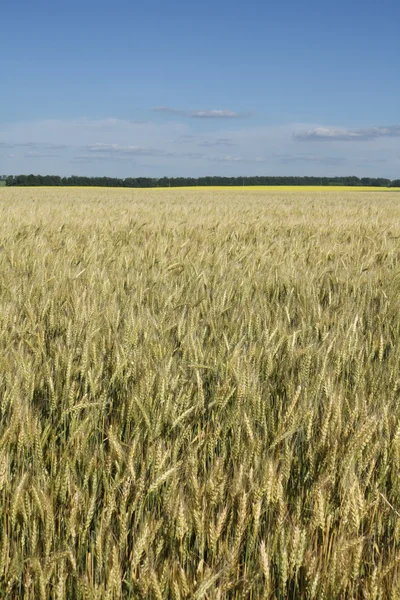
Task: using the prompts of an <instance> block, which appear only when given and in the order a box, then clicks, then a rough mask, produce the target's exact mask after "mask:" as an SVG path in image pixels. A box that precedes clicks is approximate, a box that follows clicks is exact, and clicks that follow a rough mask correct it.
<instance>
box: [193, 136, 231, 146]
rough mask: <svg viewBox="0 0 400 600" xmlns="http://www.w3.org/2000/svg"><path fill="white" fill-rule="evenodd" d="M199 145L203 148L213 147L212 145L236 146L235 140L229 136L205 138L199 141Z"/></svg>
mask: <svg viewBox="0 0 400 600" xmlns="http://www.w3.org/2000/svg"><path fill="white" fill-rule="evenodd" d="M199 146H203V147H204V148H213V147H214V146H236V144H235V142H234V141H233V140H232V139H230V138H217V139H215V140H206V141H204V142H200V143H199Z"/></svg>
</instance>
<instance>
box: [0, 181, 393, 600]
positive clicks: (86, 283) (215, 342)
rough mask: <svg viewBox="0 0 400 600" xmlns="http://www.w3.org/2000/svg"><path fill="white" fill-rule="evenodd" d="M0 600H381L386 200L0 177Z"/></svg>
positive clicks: (387, 340) (388, 418) (387, 416)
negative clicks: (3, 184) (52, 185)
mask: <svg viewBox="0 0 400 600" xmlns="http://www.w3.org/2000/svg"><path fill="white" fill-rule="evenodd" d="M0 244H1V246H2V249H1V251H0V311H1V312H0V597H1V598H2V599H3V598H4V599H6V598H17V597H19V598H31V599H40V600H46V599H53V598H57V599H62V598H68V599H69V598H77V599H81V598H82V599H85V600H86V599H87V600H89V599H95V598H96V599H103V598H108V599H110V600H111V599H117V598H139V599H140V598H142V599H150V600H152V599H157V600H161V599H163V598H167V599H169V598H171V599H173V600H179V599H185V598H186V599H189V598H192V599H197V600H200V599H210V600H211V599H215V600H216V599H218V598H219V599H221V600H222V599H225V598H237V599H239V598H253V599H256V598H264V599H272V598H280V599H285V598H289V599H297V598H318V599H321V598H326V599H331V598H349V599H350V598H352V599H361V598H362V599H370V600H373V599H375V600H377V599H386V598H400V478H399V472H400V194H399V193H398V192H397V193H396V192H384V193H379V192H377V193H370V192H365V193H363V192H356V193H348V192H346V193H345V192H331V191H330V192H329V193H324V192H320V193H314V192H312V191H306V192H298V193H296V194H291V193H289V192H288V191H282V192H275V191H268V190H260V191H245V192H244V191H243V192H242V191H240V190H239V191H238V190H236V191H233V190H230V191H223V190H221V191H207V190H192V191H186V190H184V191H179V190H162V191H160V190H157V191H155V192H153V191H137V190H134V191H132V190H123V191H118V190H101V189H97V190H87V189H85V190H82V189H67V190H65V189H64V190H61V189H54V190H51V189H29V188H26V189H5V190H2V191H1V193H0Z"/></svg>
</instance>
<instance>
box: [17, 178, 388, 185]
mask: <svg viewBox="0 0 400 600" xmlns="http://www.w3.org/2000/svg"><path fill="white" fill-rule="evenodd" d="M6 185H7V186H100V187H121V188H161V187H162V188H164V187H188V186H189V187H191V186H204V187H207V186H242V185H243V186H251V185H307V186H309V185H328V186H339V185H346V186H374V187H400V179H394V180H390V179H385V178H382V177H378V178H373V177H362V178H361V179H360V178H359V177H355V176H349V177H271V176H267V177H263V176H258V177H218V176H214V177H162V178H160V179H156V178H152V177H127V178H126V179H118V178H115V177H81V176H79V175H72V176H71V177H59V176H57V175H10V176H8V177H7V178H6Z"/></svg>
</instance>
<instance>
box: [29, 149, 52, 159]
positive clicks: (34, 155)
mask: <svg viewBox="0 0 400 600" xmlns="http://www.w3.org/2000/svg"><path fill="white" fill-rule="evenodd" d="M60 157H61V154H57V153H54V152H38V151H37V150H30V151H29V152H25V154H24V158H60Z"/></svg>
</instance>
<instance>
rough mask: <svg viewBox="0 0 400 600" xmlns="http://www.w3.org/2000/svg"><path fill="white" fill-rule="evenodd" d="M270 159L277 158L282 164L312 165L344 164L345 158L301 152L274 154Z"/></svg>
mask: <svg viewBox="0 0 400 600" xmlns="http://www.w3.org/2000/svg"><path fill="white" fill-rule="evenodd" d="M271 158H272V159H278V160H279V161H280V162H281V163H282V164H294V163H308V164H314V165H332V166H335V165H345V164H346V163H347V160H346V159H345V158H343V157H341V156H315V155H302V154H275V155H272V156H271Z"/></svg>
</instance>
